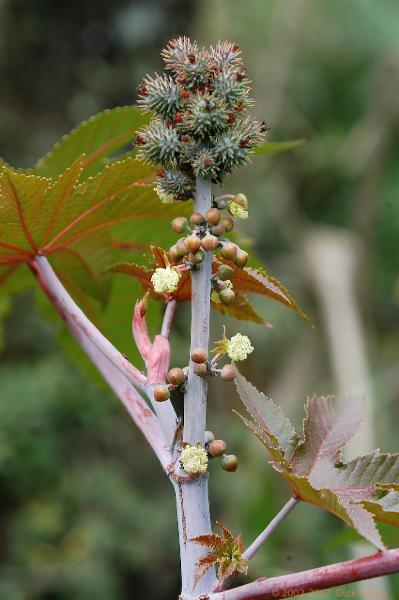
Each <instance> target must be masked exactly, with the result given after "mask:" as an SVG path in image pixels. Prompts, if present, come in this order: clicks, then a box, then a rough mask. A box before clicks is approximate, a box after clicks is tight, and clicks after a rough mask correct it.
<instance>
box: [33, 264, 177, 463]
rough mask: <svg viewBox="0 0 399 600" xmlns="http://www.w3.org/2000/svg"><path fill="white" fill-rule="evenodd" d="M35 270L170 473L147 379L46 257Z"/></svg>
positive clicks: (34, 267) (49, 294)
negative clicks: (145, 394)
mask: <svg viewBox="0 0 399 600" xmlns="http://www.w3.org/2000/svg"><path fill="white" fill-rule="evenodd" d="M31 267H32V269H33V270H34V272H35V274H36V277H37V281H38V283H39V284H40V286H41V287H42V289H43V290H44V292H45V293H46V294H47V296H48V297H49V299H50V300H51V302H52V304H53V305H54V307H55V308H56V310H57V312H58V313H59V314H60V315H61V317H62V319H63V320H64V321H65V323H66V324H67V325H68V327H69V329H70V331H71V333H72V335H73V336H74V337H75V339H76V340H77V342H78V343H79V344H80V346H81V347H82V349H83V350H84V351H85V352H86V354H87V355H88V356H89V358H90V359H91V360H92V362H93V363H94V364H95V365H96V367H97V369H98V370H99V372H100V373H101V374H102V375H103V377H104V379H105V380H106V381H107V382H108V384H109V385H110V387H111V388H112V389H113V390H114V392H115V393H116V395H117V396H118V397H119V399H120V400H121V401H122V402H123V404H124V405H125V407H126V409H127V410H128V412H129V414H130V415H131V417H132V418H133V420H134V422H135V423H136V425H137V426H138V427H139V429H140V430H141V431H142V433H143V434H144V436H145V437H146V439H147V441H148V442H149V444H150V445H151V447H152V448H153V450H154V452H155V454H156V456H157V457H158V459H159V461H160V463H161V465H162V466H163V468H164V470H165V471H167V468H168V465H169V464H170V462H171V455H170V452H169V450H168V449H167V447H166V442H165V438H164V435H163V432H162V429H161V426H160V423H159V420H158V418H157V416H156V415H155V414H154V413H153V411H152V410H151V409H150V408H149V407H148V405H147V404H146V402H145V401H144V400H143V399H142V398H141V396H140V395H139V394H138V392H137V390H136V387H135V386H137V387H140V388H141V389H145V384H146V378H145V376H144V375H143V374H142V373H140V371H139V370H138V369H136V368H135V367H134V366H133V365H131V364H130V363H129V361H128V360H127V359H126V358H124V357H123V356H122V354H121V353H120V352H119V351H118V350H117V349H116V348H115V347H114V346H113V345H112V344H111V342H110V341H109V340H107V338H105V337H104V336H103V335H102V333H100V331H98V329H97V328H96V327H95V326H94V325H93V323H92V322H91V321H90V320H89V319H88V318H87V317H86V315H85V314H84V313H83V312H82V311H81V310H80V308H79V307H78V306H77V304H76V303H75V302H74V301H73V300H72V298H71V297H70V295H69V294H68V292H67V291H66V290H65V288H64V287H63V286H62V284H61V282H60V281H59V279H58V278H57V276H56V274H55V273H54V271H53V269H52V268H51V266H50V264H49V262H48V261H47V259H46V258H45V257H43V256H37V257H36V258H35V259H34V261H32V263H31Z"/></svg>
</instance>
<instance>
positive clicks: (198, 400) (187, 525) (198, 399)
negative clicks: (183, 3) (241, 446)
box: [175, 177, 215, 598]
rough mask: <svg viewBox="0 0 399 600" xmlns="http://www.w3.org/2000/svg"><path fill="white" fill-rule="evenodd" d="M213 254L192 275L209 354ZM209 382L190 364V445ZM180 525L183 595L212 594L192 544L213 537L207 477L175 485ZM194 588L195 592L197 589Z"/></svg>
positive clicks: (202, 341)
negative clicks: (197, 576) (205, 536)
mask: <svg viewBox="0 0 399 600" xmlns="http://www.w3.org/2000/svg"><path fill="white" fill-rule="evenodd" d="M211 203H212V196H211V182H210V181H208V180H206V179H202V178H200V177H199V178H198V179H197V183H196V194H195V210H196V211H198V212H200V213H202V214H205V213H206V211H207V210H209V209H210V208H211ZM211 274H212V253H211V252H205V258H204V261H203V262H202V264H201V265H200V267H199V269H198V270H196V271H192V300H191V344H190V354H191V351H192V350H193V349H194V348H198V347H202V348H205V349H206V350H207V349H208V345H209V313H210V294H211ZM207 391H208V385H207V380H206V379H204V378H201V377H198V376H197V375H195V373H194V365H193V363H192V361H190V366H189V372H188V381H187V390H186V394H185V398H184V432H183V440H184V441H185V442H187V443H189V444H197V443H200V444H201V445H203V444H204V432H205V427H206V403H207ZM175 487H176V498H177V514H178V523H179V538H180V556H181V572H182V594H183V595H184V597H185V598H186V597H190V595H194V594H195V595H197V594H201V593H203V592H209V591H210V590H211V589H212V587H213V585H214V581H215V573H214V570H213V569H210V570H209V571H208V572H207V573H206V574H205V575H204V576H203V577H202V578H201V579H200V581H199V582H198V583H197V585H196V586H195V572H196V563H197V561H198V559H199V558H200V556H202V555H203V554H204V548H203V547H201V546H199V545H198V544H193V543H192V542H190V540H191V539H192V538H193V537H196V536H198V535H201V534H205V533H210V531H211V520H210V515H209V500H208V477H207V475H205V476H200V477H198V478H196V479H192V480H187V481H182V482H180V483H176V484H175ZM194 588H195V589H194Z"/></svg>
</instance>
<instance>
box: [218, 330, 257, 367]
mask: <svg viewBox="0 0 399 600" xmlns="http://www.w3.org/2000/svg"><path fill="white" fill-rule="evenodd" d="M253 351H254V348H253V346H252V344H251V340H250V339H249V337H248V336H246V335H242V333H236V335H233V337H232V338H230V339H229V338H227V337H226V334H225V333H224V335H223V338H222V339H221V340H219V341H218V342H216V345H215V348H214V350H213V352H215V353H216V354H221V355H223V354H227V356H228V357H229V358H231V360H234V361H235V362H238V361H240V360H245V359H246V358H247V356H248V355H249V354H251V352H253Z"/></svg>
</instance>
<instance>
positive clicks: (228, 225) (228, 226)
mask: <svg viewBox="0 0 399 600" xmlns="http://www.w3.org/2000/svg"><path fill="white" fill-rule="evenodd" d="M222 223H223V225H224V228H225V231H233V229H234V219H233V218H232V217H224V219H222Z"/></svg>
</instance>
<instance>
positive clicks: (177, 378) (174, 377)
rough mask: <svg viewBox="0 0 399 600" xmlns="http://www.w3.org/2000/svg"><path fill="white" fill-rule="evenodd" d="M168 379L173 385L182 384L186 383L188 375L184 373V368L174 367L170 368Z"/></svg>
mask: <svg viewBox="0 0 399 600" xmlns="http://www.w3.org/2000/svg"><path fill="white" fill-rule="evenodd" d="M166 379H167V380H168V382H169V383H171V384H172V385H181V384H182V383H184V381H185V379H186V377H185V375H184V371H183V369H180V367H173V369H170V370H169V372H168V374H167V376H166Z"/></svg>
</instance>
